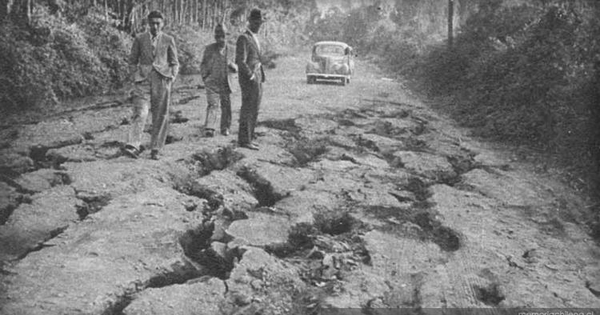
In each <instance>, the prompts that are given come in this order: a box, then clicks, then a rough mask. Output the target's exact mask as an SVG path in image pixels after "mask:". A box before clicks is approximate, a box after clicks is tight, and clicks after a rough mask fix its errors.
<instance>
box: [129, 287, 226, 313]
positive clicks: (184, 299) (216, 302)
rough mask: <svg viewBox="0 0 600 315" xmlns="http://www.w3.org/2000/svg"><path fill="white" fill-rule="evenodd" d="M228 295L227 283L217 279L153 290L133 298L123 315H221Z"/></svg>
mask: <svg viewBox="0 0 600 315" xmlns="http://www.w3.org/2000/svg"><path fill="white" fill-rule="evenodd" d="M200 279H202V278H200ZM226 292H227V288H226V286H225V284H224V282H223V281H222V280H219V279H217V278H207V279H202V280H193V281H189V282H186V283H183V284H175V285H171V286H167V287H164V288H150V289H147V290H144V291H142V292H140V293H139V294H136V295H135V296H134V297H132V298H133V301H132V302H131V304H129V305H128V306H127V307H126V308H125V309H124V310H123V314H124V315H147V314H169V315H215V314H219V313H220V309H221V304H222V303H223V302H224V301H225V293H226Z"/></svg>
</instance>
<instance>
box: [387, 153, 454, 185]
mask: <svg viewBox="0 0 600 315" xmlns="http://www.w3.org/2000/svg"><path fill="white" fill-rule="evenodd" d="M392 165H393V166H395V167H404V168H405V169H407V170H409V171H412V172H414V173H415V174H418V175H421V176H424V177H427V178H430V179H435V180H442V179H447V178H452V177H456V176H457V174H456V172H455V171H454V168H453V167H452V164H450V163H449V162H448V160H447V159H446V158H445V157H443V156H439V155H433V154H429V153H424V152H412V151H398V152H396V153H394V160H393V162H392Z"/></svg>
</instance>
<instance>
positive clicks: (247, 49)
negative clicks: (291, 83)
mask: <svg viewBox="0 0 600 315" xmlns="http://www.w3.org/2000/svg"><path fill="white" fill-rule="evenodd" d="M263 21H264V19H263V15H262V12H261V11H260V10H259V9H252V11H250V17H249V18H248V29H247V30H246V32H244V33H243V34H242V35H240V36H239V37H238V39H237V43H236V48H235V63H236V64H237V66H238V71H239V74H238V79H239V82H240V87H241V90H242V108H241V109H240V130H239V132H238V145H239V146H240V147H244V148H248V149H251V150H258V146H257V145H256V144H254V143H252V140H253V139H254V128H255V127H256V120H257V118H258V109H259V107H260V101H261V99H262V83H263V82H265V72H264V70H263V67H262V63H261V55H262V50H261V46H260V40H259V39H258V30H259V29H260V26H261V25H262V23H263Z"/></svg>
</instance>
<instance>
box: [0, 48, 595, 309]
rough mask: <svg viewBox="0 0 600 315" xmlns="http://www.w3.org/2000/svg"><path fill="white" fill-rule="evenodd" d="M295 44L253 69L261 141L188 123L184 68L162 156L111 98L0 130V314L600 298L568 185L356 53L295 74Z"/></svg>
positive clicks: (189, 98) (549, 303) (299, 59)
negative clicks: (127, 144)
mask: <svg viewBox="0 0 600 315" xmlns="http://www.w3.org/2000/svg"><path fill="white" fill-rule="evenodd" d="M305 57H306V56H303V55H300V54H299V55H296V56H288V57H285V58H282V59H280V60H279V64H278V67H277V68H276V69H273V70H270V71H268V72H267V80H268V81H267V82H266V83H265V95H264V102H263V104H262V108H261V113H260V116H259V127H258V130H257V131H258V133H257V134H258V135H259V137H258V142H259V144H260V150H259V151H250V150H247V149H244V148H237V147H236V146H235V134H236V130H235V128H234V130H233V136H229V137H225V136H217V137H214V138H204V137H202V136H201V134H202V132H201V131H202V130H201V129H202V122H203V121H204V112H205V110H204V106H205V103H204V97H203V95H202V93H203V91H202V90H197V89H194V88H192V87H195V86H197V84H196V81H197V80H198V78H196V77H194V76H191V77H185V78H182V79H181V80H180V82H179V83H178V85H179V88H178V89H177V93H176V95H175V98H177V99H178V100H179V101H175V102H174V106H173V110H174V112H173V115H172V119H173V122H174V123H173V124H172V125H171V130H170V135H169V136H170V137H169V141H168V145H167V146H166V147H165V150H164V156H162V157H161V159H160V160H159V161H154V160H150V159H148V158H147V152H143V153H142V157H141V158H140V159H138V160H132V159H128V158H127V157H124V156H121V154H120V153H119V146H120V145H121V144H122V143H121V141H122V140H123V139H125V135H126V132H127V130H128V128H129V126H128V123H129V120H128V117H129V114H130V112H129V111H130V107H128V106H125V105H126V104H125V103H123V104H124V105H123V106H122V107H118V106H110V107H102V108H96V109H90V110H82V111H70V112H68V113H64V114H62V115H53V116H51V117H50V118H49V119H48V120H45V121H41V122H39V123H37V124H23V125H16V124H15V125H13V126H10V127H8V128H5V129H3V130H2V131H1V132H2V134H3V139H7V140H6V143H3V145H2V146H1V147H2V149H1V150H0V156H1V157H2V159H1V161H2V163H3V165H2V169H3V170H6V171H5V172H4V173H3V175H2V177H1V178H0V179H1V180H0V187H1V190H2V193H1V196H2V200H3V201H2V203H1V204H0V218H2V222H3V224H2V225H0V253H1V255H0V258H1V261H2V264H1V265H0V266H1V267H2V269H1V270H2V273H1V274H0V276H1V277H2V281H1V284H2V285H1V287H0V293H1V294H0V310H2V312H1V313H2V314H78V313H83V314H151V313H154V314H234V313H235V314H253V313H257V312H259V313H261V314H319V312H322V311H323V310H325V309H327V308H332V307H337V308H355V309H357V310H362V311H365V312H367V311H368V312H371V313H373V312H376V311H377V310H380V309H383V308H398V307H407V308H415V309H420V308H430V307H431V308H436V307H448V308H479V307H486V308H491V307H538V308H541V307H552V308H566V307H581V308H589V307H595V306H597V305H600V300H599V298H598V292H600V269H599V268H598V267H599V266H598V264H597V260H598V259H597V257H598V255H599V254H600V251H598V248H597V246H596V244H595V243H594V242H593V241H591V240H590V238H589V236H588V235H587V234H586V232H585V230H584V229H583V226H584V225H583V224H582V222H581V218H582V217H583V214H582V213H581V212H579V211H581V208H582V207H581V203H580V200H579V199H578V197H577V196H576V195H574V194H572V193H570V192H569V190H568V189H567V188H565V187H563V186H561V185H560V184H558V183H557V182H555V181H553V180H552V178H551V177H550V176H549V175H547V174H540V173H534V172H530V171H529V168H528V167H527V165H526V164H523V163H519V161H515V160H514V159H512V158H511V156H510V154H509V153H508V152H506V151H502V150H499V149H497V148H494V146H492V145H490V144H486V143H482V142H479V141H476V140H474V139H472V138H470V137H469V136H468V133H467V131H465V130H462V129H459V128H457V127H455V126H453V124H452V122H451V121H449V120H448V119H446V118H445V117H443V116H441V115H439V114H436V113H435V112H434V111H432V110H431V109H429V108H428V107H427V106H425V105H424V104H423V102H421V101H419V100H418V99H417V98H415V97H413V96H411V95H410V93H409V92H408V91H406V90H405V89H404V88H403V87H402V85H401V84H400V83H399V82H397V81H394V80H389V79H385V78H384V77H383V74H382V73H380V72H378V71H377V70H376V69H375V68H374V67H371V66H370V65H369V64H367V63H363V62H359V63H358V64H357V75H356V77H355V78H354V79H353V80H352V83H351V84H350V85H349V86H341V85H336V84H311V85H308V84H306V83H305V80H304V75H303V67H304V62H305ZM233 104H234V108H236V109H237V110H234V121H235V118H236V115H239V104H240V95H239V92H234V94H233ZM235 104H237V105H235ZM84 105H89V104H84ZM89 108H92V107H91V106H90V107H89ZM234 125H235V124H234ZM234 127H237V126H234ZM4 136H6V137H4ZM56 231H60V233H56ZM491 311H493V310H491Z"/></svg>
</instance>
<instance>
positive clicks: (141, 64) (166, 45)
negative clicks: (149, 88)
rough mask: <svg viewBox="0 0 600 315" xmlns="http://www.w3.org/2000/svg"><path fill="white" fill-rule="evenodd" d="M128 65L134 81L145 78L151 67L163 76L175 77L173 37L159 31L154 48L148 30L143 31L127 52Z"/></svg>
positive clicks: (175, 54)
mask: <svg viewBox="0 0 600 315" xmlns="http://www.w3.org/2000/svg"><path fill="white" fill-rule="evenodd" d="M129 65H130V67H131V68H132V71H133V76H134V77H133V79H134V82H140V81H144V80H145V79H147V78H148V75H149V74H150V71H152V69H155V70H156V71H157V72H158V73H160V74H161V75H163V76H164V77H167V78H171V79H175V77H176V76H177V74H178V73H179V60H178V59H177V47H176V46H175V39H173V37H171V36H169V35H167V34H164V33H161V34H160V35H159V38H158V43H157V44H156V49H154V48H153V47H152V35H151V34H150V32H144V33H142V34H140V35H138V36H136V38H135V40H134V41H133V46H131V53H130V54H129Z"/></svg>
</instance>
